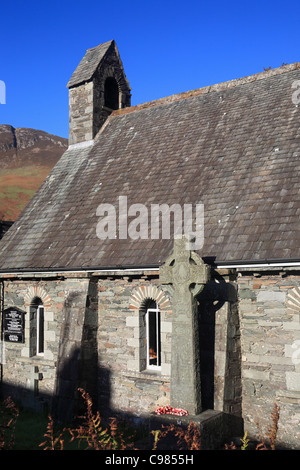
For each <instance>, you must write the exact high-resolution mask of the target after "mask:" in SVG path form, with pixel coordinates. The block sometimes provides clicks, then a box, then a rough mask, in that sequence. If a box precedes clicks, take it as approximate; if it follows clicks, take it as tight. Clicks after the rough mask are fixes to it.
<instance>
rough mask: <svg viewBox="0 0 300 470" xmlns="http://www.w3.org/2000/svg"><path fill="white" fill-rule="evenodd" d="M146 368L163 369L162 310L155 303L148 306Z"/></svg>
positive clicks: (151, 302) (146, 317)
mask: <svg viewBox="0 0 300 470" xmlns="http://www.w3.org/2000/svg"><path fill="white" fill-rule="evenodd" d="M145 321H146V368H147V369H154V370H159V369H160V368H161V339H160V310H159V308H158V306H157V304H156V302H154V301H149V302H148V303H147V305H146V313H145Z"/></svg>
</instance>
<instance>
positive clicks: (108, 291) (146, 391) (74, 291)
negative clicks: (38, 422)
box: [1, 270, 300, 448]
mask: <svg viewBox="0 0 300 470" xmlns="http://www.w3.org/2000/svg"><path fill="white" fill-rule="evenodd" d="M3 282H4V288H5V296H4V307H5V308H6V307H11V306H15V307H19V308H20V309H23V310H25V311H26V312H27V313H26V315H25V343H24V344H23V343H8V342H2V344H1V347H2V351H1V355H2V359H3V360H2V363H3V366H2V376H3V384H2V392H5V391H6V392H8V391H9V392H10V394H11V395H12V396H13V397H14V394H15V397H16V398H17V399H18V400H19V399H20V400H21V401H23V403H24V404H25V406H27V405H28V406H33V407H34V408H35V409H43V407H44V406H46V405H47V404H48V405H49V406H52V408H53V409H54V410H55V411H56V413H57V414H59V415H60V416H63V418H65V419H67V418H70V417H72V415H73V414H74V413H75V412H76V410H77V408H76V406H75V408H74V406H73V401H72V398H73V397H74V396H75V397H76V390H77V388H78V386H81V387H83V388H84V389H85V390H87V391H89V393H91V394H92V397H93V398H94V402H95V404H96V405H97V407H98V408H99V409H100V410H101V412H103V413H109V412H110V411H111V410H112V409H113V410H114V411H119V412H122V413H125V414H127V416H134V417H135V416H144V415H147V414H148V413H152V412H153V411H154V409H155V407H156V406H163V405H168V404H170V373H171V369H170V364H171V336H172V288H170V287H169V286H164V287H162V286H159V284H158V272H143V273H140V274H137V273H136V274H135V273H127V274H126V275H124V274H123V275H110V274H109V273H106V274H105V273H102V274H99V273H98V274H97V275H94V276H93V275H89V274H82V275H80V274H75V273H74V274H71V273H68V274H65V275H63V274H62V275H50V274H49V275H48V276H44V277H43V278H36V277H27V278H26V277H24V278H23V279H22V278H18V277H17V276H12V277H11V278H6V279H5V280H4V281H3ZM35 297H38V298H40V299H41V300H42V302H43V304H44V307H45V352H44V355H43V356H40V357H39V356H33V357H31V356H30V347H29V340H30V325H29V309H30V303H31V302H32V300H33V299H34V298H35ZM148 298H151V299H154V300H155V301H156V302H157V303H158V305H159V308H160V310H161V343H162V366H161V370H160V371H150V370H145V361H144V358H143V354H144V350H145V329H144V325H143V312H142V310H141V305H143V302H144V301H145V299H148ZM197 300H198V302H199V323H200V324H199V332H200V334H199V344H200V351H201V355H200V359H201V364H200V365H201V380H202V400H203V404H204V409H212V408H213V409H214V410H216V411H221V412H225V413H229V414H233V415H236V416H243V418H244V427H245V430H247V431H248V433H249V435H250V436H252V437H255V438H258V437H259V432H258V426H257V423H259V426H260V428H261V431H262V432H263V433H265V432H266V431H267V428H268V427H269V426H270V424H271V412H272V409H273V407H274V404H275V402H276V403H277V405H278V406H280V420H279V434H278V442H279V443H282V445H285V446H286V445H288V446H290V447H297V446H298V447H297V448H299V444H298V443H299V442H300V430H299V429H300V287H299V274H298V273H297V272H293V271H285V272H283V271H282V272H279V271H277V272H275V271H273V272H268V271H257V272H256V273H254V274H253V273H250V272H247V271H243V272H242V271H240V272H239V274H238V276H237V274H236V273H235V272H233V271H232V272H231V271H225V270H223V271H221V270H219V271H218V272H214V273H213V275H212V279H211V281H210V282H209V284H208V285H207V286H206V287H205V289H204V290H203V291H202V292H201V294H200V296H199V297H198V299H197ZM11 392H13V393H11ZM74 403H75V405H77V402H76V400H75V402H74Z"/></svg>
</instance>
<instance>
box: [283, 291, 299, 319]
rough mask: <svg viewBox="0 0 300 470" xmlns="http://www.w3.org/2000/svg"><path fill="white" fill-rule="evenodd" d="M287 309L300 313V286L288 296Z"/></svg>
mask: <svg viewBox="0 0 300 470" xmlns="http://www.w3.org/2000/svg"><path fill="white" fill-rule="evenodd" d="M286 305H287V309H288V310H289V311H290V312H291V313H300V287H294V288H293V289H292V290H290V291H289V293H288V294H287V296H286Z"/></svg>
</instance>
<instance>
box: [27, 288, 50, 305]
mask: <svg viewBox="0 0 300 470" xmlns="http://www.w3.org/2000/svg"><path fill="white" fill-rule="evenodd" d="M35 298H39V299H41V301H42V302H43V305H44V307H50V305H51V298H50V295H49V294H48V293H47V292H46V291H45V289H43V287H41V286H38V285H36V286H30V287H28V289H27V293H26V294H25V297H24V302H25V306H26V307H30V305H31V303H32V301H33V300H34V299H35Z"/></svg>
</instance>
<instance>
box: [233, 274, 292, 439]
mask: <svg viewBox="0 0 300 470" xmlns="http://www.w3.org/2000/svg"><path fill="white" fill-rule="evenodd" d="M254 274H255V275H254V276H253V273H249V272H241V273H240V275H239V278H238V287H239V290H238V292H239V310H240V322H241V341H242V351H243V354H242V384H243V400H242V403H243V416H244V417H245V428H246V429H248V430H249V432H252V433H253V434H257V432H258V429H257V424H259V426H261V428H262V429H264V430H266V429H267V427H268V426H269V425H270V422H271V421H270V420H271V418H270V416H271V412H272V409H273V407H274V404H275V403H277V405H278V406H280V421H279V436H278V437H279V440H280V441H281V442H285V443H286V442H293V443H294V445H295V444H296V445H299V440H300V360H299V359H300V315H299V312H300V310H299V299H300V289H299V273H298V272H294V271H281V272H277V273H276V274H275V273H274V271H273V272H270V271H269V272H268V271H266V272H264V271H261V272H256V273H254Z"/></svg>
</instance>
